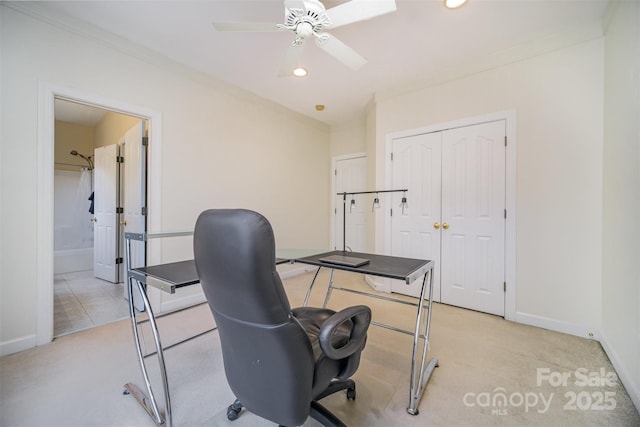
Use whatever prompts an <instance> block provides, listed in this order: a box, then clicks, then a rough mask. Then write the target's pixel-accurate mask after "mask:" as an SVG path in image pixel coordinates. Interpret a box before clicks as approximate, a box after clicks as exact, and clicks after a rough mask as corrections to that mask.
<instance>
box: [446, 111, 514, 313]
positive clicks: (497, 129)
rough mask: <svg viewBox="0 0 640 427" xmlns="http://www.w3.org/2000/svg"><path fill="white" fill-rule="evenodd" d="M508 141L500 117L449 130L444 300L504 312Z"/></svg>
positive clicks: (447, 132)
mask: <svg viewBox="0 0 640 427" xmlns="http://www.w3.org/2000/svg"><path fill="white" fill-rule="evenodd" d="M504 141H505V121H503V120H501V121H497V122H490V123H483V124H479V125H474V126H467V127H461V128H457V129H451V130H448V131H445V132H443V145H442V146H443V149H442V221H441V222H442V223H443V228H442V263H441V266H442V271H441V292H442V294H441V298H442V299H441V301H442V302H444V303H446V304H452V305H455V306H459V307H466V308H470V309H474V310H479V311H482V312H485V313H492V314H497V315H501V316H502V315H504V280H505V279H504V246H505V217H504V216H505V151H506V150H505V142H504ZM445 227H446V228H445Z"/></svg>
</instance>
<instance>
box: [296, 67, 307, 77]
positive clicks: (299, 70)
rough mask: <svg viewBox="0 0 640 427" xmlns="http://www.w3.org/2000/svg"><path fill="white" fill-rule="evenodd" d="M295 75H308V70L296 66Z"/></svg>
mask: <svg viewBox="0 0 640 427" xmlns="http://www.w3.org/2000/svg"><path fill="white" fill-rule="evenodd" d="M293 75H294V76H296V77H305V76H306V75H307V70H306V69H305V68H302V67H296V68H294V69H293Z"/></svg>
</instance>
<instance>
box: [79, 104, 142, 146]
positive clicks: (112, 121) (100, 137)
mask: <svg viewBox="0 0 640 427" xmlns="http://www.w3.org/2000/svg"><path fill="white" fill-rule="evenodd" d="M139 121H140V119H139V118H138V117H132V116H127V115H125V114H118V113H114V112H112V111H109V112H108V113H107V114H105V115H104V117H103V118H102V119H101V120H100V121H99V122H98V124H97V125H96V127H95V130H94V140H95V143H94V148H99V147H105V146H107V145H112V144H118V143H119V142H120V138H122V137H123V136H124V134H125V133H126V132H127V131H128V130H129V129H131V128H132V127H133V126H134V125H135V124H136V123H137V122H139ZM91 152H92V155H93V149H92V150H91Z"/></svg>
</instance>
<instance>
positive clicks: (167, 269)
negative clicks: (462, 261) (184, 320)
mask: <svg viewBox="0 0 640 427" xmlns="http://www.w3.org/2000/svg"><path fill="white" fill-rule="evenodd" d="M330 255H344V256H349V257H355V258H365V259H368V260H369V263H368V264H365V265H361V266H360V267H349V266H346V265H336V264H331V263H327V262H322V261H320V258H325V257H327V256H330ZM288 261H289V260H287V259H284V258H277V259H276V264H282V263H285V262H288ZM293 261H295V262H300V263H303V264H310V265H316V266H318V267H325V268H334V269H336V270H344V271H352V272H355V273H362V274H370V275H372V276H381V277H388V278H391V279H398V280H404V281H405V282H407V283H409V282H410V281H411V280H415V279H416V278H417V277H418V276H421V275H422V274H425V273H426V271H427V269H428V268H429V267H428V266H429V264H430V263H431V261H427V260H424V259H414V258H403V257H395V256H389V255H376V254H367V253H360V252H345V251H331V252H324V253H321V254H317V255H311V256H307V257H302V258H295V259H294V260H293ZM133 270H134V271H136V272H139V273H142V274H144V275H145V276H148V277H153V278H155V279H158V280H161V281H164V282H166V283H168V284H169V285H170V286H171V287H172V288H181V287H183V286H189V285H194V284H196V283H200V279H199V277H198V272H197V271H196V263H195V261H194V260H192V259H190V260H187V261H178V262H171V263H168V264H158V265H151V266H148V267H139V268H134V269H133Z"/></svg>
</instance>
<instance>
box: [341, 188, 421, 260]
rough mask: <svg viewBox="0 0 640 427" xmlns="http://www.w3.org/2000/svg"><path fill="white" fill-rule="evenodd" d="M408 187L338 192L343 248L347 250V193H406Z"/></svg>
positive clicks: (351, 194) (353, 194)
mask: <svg viewBox="0 0 640 427" xmlns="http://www.w3.org/2000/svg"><path fill="white" fill-rule="evenodd" d="M407 191H409V190H408V189H406V188H403V189H401V190H374V191H343V192H342V193H337V195H338V196H340V195H342V250H343V251H346V250H347V195H350V196H355V195H356V194H379V193H406V192H407Z"/></svg>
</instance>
